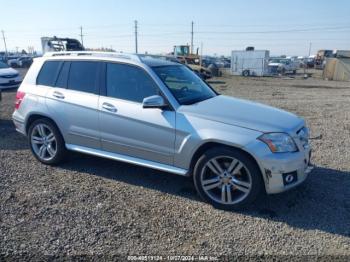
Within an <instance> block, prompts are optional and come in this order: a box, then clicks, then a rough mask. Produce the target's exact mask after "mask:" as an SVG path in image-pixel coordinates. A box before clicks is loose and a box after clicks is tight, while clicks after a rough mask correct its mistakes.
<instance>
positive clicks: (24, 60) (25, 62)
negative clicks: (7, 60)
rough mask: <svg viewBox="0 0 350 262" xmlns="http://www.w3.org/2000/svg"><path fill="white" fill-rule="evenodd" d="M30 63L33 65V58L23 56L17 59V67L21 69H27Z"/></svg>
mask: <svg viewBox="0 0 350 262" xmlns="http://www.w3.org/2000/svg"><path fill="white" fill-rule="evenodd" d="M32 63H33V58H32V57H30V56H24V57H20V58H19V59H18V65H19V67H21V68H29V67H30V66H31V64H32Z"/></svg>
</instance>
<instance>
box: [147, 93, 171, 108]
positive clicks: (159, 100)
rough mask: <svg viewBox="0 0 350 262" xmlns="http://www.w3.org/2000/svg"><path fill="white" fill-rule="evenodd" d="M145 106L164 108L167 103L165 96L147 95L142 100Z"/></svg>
mask: <svg viewBox="0 0 350 262" xmlns="http://www.w3.org/2000/svg"><path fill="white" fill-rule="evenodd" d="M142 106H143V108H164V107H166V106H167V103H166V102H165V101H164V98H163V97H161V96H158V95H154V96H149V97H145V98H144V99H143V101H142Z"/></svg>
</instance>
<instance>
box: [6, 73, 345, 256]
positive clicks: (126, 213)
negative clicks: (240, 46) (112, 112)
mask: <svg viewBox="0 0 350 262" xmlns="http://www.w3.org/2000/svg"><path fill="white" fill-rule="evenodd" d="M211 82H212V84H213V86H215V88H216V89H217V90H218V91H219V92H221V93H224V94H227V95H233V96H236V97H241V98H247V99H251V100H255V101H259V102H262V103H266V104H270V105H273V106H277V107H280V108H283V109H286V110H289V111H292V112H295V113H297V114H299V115H301V116H303V117H305V118H306V120H307V121H308V123H309V125H310V127H311V131H312V136H313V137H315V139H314V140H312V144H313V148H314V152H313V162H314V164H315V165H316V169H315V170H314V171H313V173H312V174H311V175H310V177H309V179H308V180H307V181H306V182H305V183H304V184H303V185H302V186H300V187H298V188H297V189H294V190H292V191H289V192H286V193H283V194H278V195H272V196H264V197H261V199H259V200H258V201H257V203H256V204H254V205H253V206H251V207H249V208H248V209H247V210H245V211H242V212H227V211H220V210H216V209H214V208H213V207H211V206H210V205H208V204H206V203H204V202H202V201H201V200H200V199H199V198H198V196H197V195H196V193H195V191H194V188H193V186H192V182H191V179H189V178H185V177H180V176H176V175H172V174H167V173H163V172H158V171H154V170H150V169H145V168H141V167H137V166H132V165H128V164H124V163H119V162H115V161H110V160H105V159H99V158H94V157H90V156H85V155H80V154H75V153H74V154H71V156H70V157H69V159H68V161H67V162H66V163H65V164H63V165H61V166H58V167H50V166H45V165H42V164H40V163H39V162H38V161H36V160H35V159H34V157H33V156H32V155H31V153H30V151H29V149H28V146H27V142H26V139H25V138H24V137H22V136H21V135H19V134H17V133H16V132H15V130H14V127H13V125H12V122H11V120H10V118H11V113H12V110H13V100H14V96H15V90H11V91H7V92H5V93H4V94H3V101H2V102H1V115H0V254H2V255H3V256H4V255H5V256H6V255H13V254H25V255H26V256H27V258H30V257H31V256H32V255H39V256H40V255H60V254H64V255H78V256H79V255H88V256H90V255H96V254H97V255H98V254H104V255H127V254H132V255H199V254H201V255H216V256H222V255H248V256H251V257H253V258H254V257H255V256H257V255H265V256H266V255H267V256H268V255H275V256H277V257H282V258H286V257H284V255H293V256H294V258H295V256H304V255H311V258H315V256H320V257H322V256H325V255H332V256H336V255H337V256H340V258H341V259H344V260H346V256H347V257H349V256H350V191H349V188H350V172H349V171H350V161H349V160H350V153H349V150H348V149H349V148H350V138H349V137H350V83H341V82H328V81H323V80H320V79H308V80H302V79H289V78H280V79H278V78H241V77H221V78H217V79H213V80H212V81H211ZM309 258H310V256H309ZM0 260H1V258H0Z"/></svg>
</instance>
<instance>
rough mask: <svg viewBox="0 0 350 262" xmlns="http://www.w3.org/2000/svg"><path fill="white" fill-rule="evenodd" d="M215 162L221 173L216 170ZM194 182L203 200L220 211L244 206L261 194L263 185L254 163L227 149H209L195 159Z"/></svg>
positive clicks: (234, 150)
mask: <svg viewBox="0 0 350 262" xmlns="http://www.w3.org/2000/svg"><path fill="white" fill-rule="evenodd" d="M214 160H215V161H216V163H217V164H219V166H220V168H221V171H224V172H220V171H219V169H218V168H217V166H216V163H215V161H214ZM235 161H236V162H235ZM212 168H214V171H215V172H214V171H213V169H212ZM232 174H234V175H232ZM220 176H221V177H220ZM193 181H194V185H195V188H196V190H197V192H198V194H199V196H200V197H201V198H202V199H203V200H205V201H206V202H208V203H210V204H211V205H213V206H214V207H215V208H218V209H223V210H238V209H241V208H244V207H246V206H247V205H249V204H250V203H252V202H253V201H254V200H255V199H256V198H257V197H258V196H259V195H260V194H261V192H262V189H263V185H264V182H263V179H262V175H261V172H260V169H259V167H258V165H257V164H256V163H255V161H254V160H252V159H251V158H250V157H249V156H248V155H246V154H245V153H242V152H241V151H239V150H237V149H234V148H226V147H215V148H212V149H209V150H208V151H206V152H205V153H204V154H203V155H202V156H201V157H200V158H199V159H198V161H197V163H196V165H195V167H194V173H193ZM210 188H211V189H210ZM223 191H224V193H223ZM228 191H230V192H228ZM223 195H224V196H223ZM223 199H224V201H223ZM230 200H231V201H230Z"/></svg>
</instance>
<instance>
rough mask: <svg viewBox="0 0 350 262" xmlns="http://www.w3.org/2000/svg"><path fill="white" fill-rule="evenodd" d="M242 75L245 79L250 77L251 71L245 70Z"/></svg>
mask: <svg viewBox="0 0 350 262" xmlns="http://www.w3.org/2000/svg"><path fill="white" fill-rule="evenodd" d="M242 75H243V76H245V77H248V76H249V75H250V72H249V70H244V71H243V72H242Z"/></svg>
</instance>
